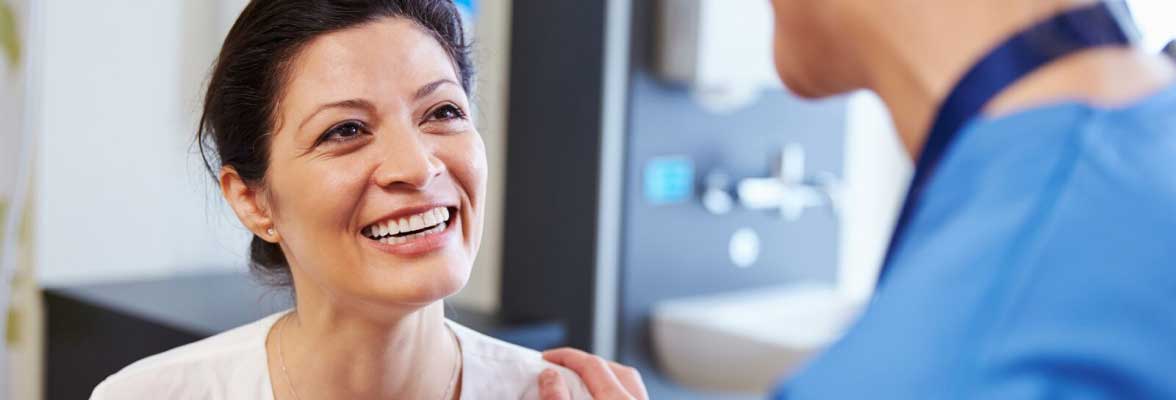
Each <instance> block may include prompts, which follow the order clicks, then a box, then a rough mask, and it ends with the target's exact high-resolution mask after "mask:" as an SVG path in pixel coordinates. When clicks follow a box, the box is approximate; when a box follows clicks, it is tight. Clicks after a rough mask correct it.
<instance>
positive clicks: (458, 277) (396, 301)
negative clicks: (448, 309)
mask: <svg viewBox="0 0 1176 400" xmlns="http://www.w3.org/2000/svg"><path fill="white" fill-rule="evenodd" d="M436 261H449V262H419V263H414V265H412V266H405V265H399V266H390V267H389V269H386V270H382V271H380V272H379V273H378V277H373V278H372V279H370V280H369V281H368V282H360V284H365V285H366V286H368V288H367V290H365V292H368V293H370V296H371V297H373V298H374V299H373V300H374V301H376V302H379V303H385V304H388V305H408V306H416V307H423V306H427V305H430V304H433V303H435V302H438V301H441V300H444V299H446V298H448V297H450V296H453V295H455V294H457V293H458V292H460V291H461V289H463V288H464V287H465V285H466V282H468V281H469V277H470V267H469V265H470V263H468V262H455V261H454V260H436Z"/></svg>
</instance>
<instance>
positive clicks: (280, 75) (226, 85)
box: [196, 0, 473, 286]
mask: <svg viewBox="0 0 1176 400" xmlns="http://www.w3.org/2000/svg"><path fill="white" fill-rule="evenodd" d="M389 17H401V18H406V19H408V20H411V21H413V22H415V23H416V24H417V25H418V26H420V27H421V28H422V29H423V30H425V31H426V32H428V33H429V34H431V35H432V36H433V37H434V38H435V39H437V42H439V43H440V44H441V46H442V47H443V48H444V49H445V51H446V52H447V53H448V54H449V57H450V58H451V61H452V62H453V64H454V67H455V68H456V70H457V73H458V76H459V78H460V79H461V85H462V87H463V88H464V89H465V91H466V92H467V93H469V92H470V91H471V81H472V79H473V66H472V65H471V62H470V57H469V46H468V45H467V43H466V41H465V38H464V32H463V29H462V25H461V17H460V14H458V11H457V8H456V7H455V6H454V4H453V2H452V0H253V1H250V2H249V5H247V6H246V7H245V10H244V11H242V12H241V16H240V17H238V18H237V22H236V23H234V24H233V27H232V29H230V30H229V33H228V36H227V37H225V43H224V45H223V46H222V47H221V51H220V55H219V56H218V57H217V60H216V63H215V66H214V68H213V71H212V77H211V79H210V80H209V82H208V91H207V93H206V94H205V98H204V112H203V114H202V115H201V117H200V125H199V127H198V128H197V130H196V145H197V146H199V149H200V156H201V158H202V159H203V160H204V165H205V167H206V168H207V169H208V172H209V174H211V175H212V176H213V180H216V175H217V173H216V170H217V169H218V168H217V167H214V162H213V161H211V157H210V156H209V153H210V152H211V153H215V160H216V163H219V165H221V166H230V167H233V168H234V169H235V170H236V171H237V174H238V175H240V176H241V179H242V180H244V181H245V183H246V184H248V185H261V184H264V178H265V173H266V170H267V168H268V167H269V148H270V139H269V138H270V135H271V134H272V129H273V128H274V126H275V119H276V115H277V112H276V111H277V110H276V109H277V103H278V99H279V98H280V97H281V95H282V91H283V88H284V86H285V83H286V81H287V80H288V79H289V76H288V74H289V71H290V64H291V60H293V58H294V57H295V56H296V55H297V54H298V53H299V51H301V50H302V48H303V47H304V46H305V45H306V44H307V43H309V42H310V41H311V40H312V39H314V38H316V37H319V36H321V35H324V34H327V33H331V32H336V31H340V30H344V29H347V28H352V27H355V26H359V25H362V24H365V23H369V22H373V21H377V20H379V19H382V18H389ZM249 258H250V269H251V270H252V271H253V273H254V275H255V276H257V277H258V278H260V279H261V280H263V281H264V282H266V283H268V284H271V285H277V286H289V285H291V283H292V281H291V275H290V267H289V265H288V264H287V263H286V256H285V255H284V254H283V253H282V249H281V248H280V247H279V246H278V245H276V244H273V243H269V242H266V241H265V240H262V239H261V238H260V237H257V236H254V237H253V240H252V242H251V243H250V245H249Z"/></svg>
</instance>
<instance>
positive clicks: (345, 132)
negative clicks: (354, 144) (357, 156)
mask: <svg viewBox="0 0 1176 400" xmlns="http://www.w3.org/2000/svg"><path fill="white" fill-rule="evenodd" d="M363 132H364V127H363V124H360V123H359V122H356V121H348V122H344V123H342V124H339V125H335V126H334V127H332V128H331V129H328V130H327V131H326V132H325V133H323V136H322V137H320V138H319V143H322V142H346V141H348V140H351V139H355V138H356V137H359V135H362V134H363Z"/></svg>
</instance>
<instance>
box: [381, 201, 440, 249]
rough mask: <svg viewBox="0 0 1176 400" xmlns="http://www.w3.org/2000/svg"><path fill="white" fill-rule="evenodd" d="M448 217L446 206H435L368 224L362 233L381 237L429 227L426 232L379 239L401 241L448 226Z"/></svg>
mask: <svg viewBox="0 0 1176 400" xmlns="http://www.w3.org/2000/svg"><path fill="white" fill-rule="evenodd" d="M449 218H450V215H449V209H448V208H445V207H437V208H434V209H431V210H429V211H425V212H423V213H420V214H417V215H413V216H409V217H405V218H401V219H399V220H389V221H385V222H378V223H375V224H372V225H369V226H368V227H367V228H364V230H363V234H364V235H365V236H368V237H371V238H383V237H385V236H390V235H397V234H402V233H406V232H413V231H419V230H422V229H425V228H428V229H429V230H428V231H426V232H418V233H417V234H413V235H408V236H405V237H390V238H387V239H388V241H385V240H383V239H380V241H381V242H383V243H392V244H395V243H403V242H404V241H406V240H408V239H410V238H414V237H417V236H420V235H424V234H428V233H433V232H439V231H442V230H444V229H445V227H447V226H448V222H449Z"/></svg>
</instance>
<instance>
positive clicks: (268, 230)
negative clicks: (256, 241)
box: [265, 228, 274, 236]
mask: <svg viewBox="0 0 1176 400" xmlns="http://www.w3.org/2000/svg"><path fill="white" fill-rule="evenodd" d="M265 233H266V234H268V235H270V236H273V235H274V228H268V229H266V230H265Z"/></svg>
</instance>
